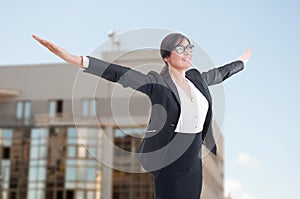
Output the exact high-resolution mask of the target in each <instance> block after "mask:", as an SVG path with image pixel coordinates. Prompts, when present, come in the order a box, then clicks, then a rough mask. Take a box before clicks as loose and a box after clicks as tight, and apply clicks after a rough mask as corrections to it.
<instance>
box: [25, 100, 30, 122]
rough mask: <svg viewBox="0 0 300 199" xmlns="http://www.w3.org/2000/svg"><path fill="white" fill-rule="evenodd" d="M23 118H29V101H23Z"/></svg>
mask: <svg viewBox="0 0 300 199" xmlns="http://www.w3.org/2000/svg"><path fill="white" fill-rule="evenodd" d="M24 118H25V119H29V118H30V102H25V113H24Z"/></svg>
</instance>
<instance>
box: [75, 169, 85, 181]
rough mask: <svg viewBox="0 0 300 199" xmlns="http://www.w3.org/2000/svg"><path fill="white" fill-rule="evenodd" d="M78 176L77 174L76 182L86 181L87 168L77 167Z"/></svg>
mask: <svg viewBox="0 0 300 199" xmlns="http://www.w3.org/2000/svg"><path fill="white" fill-rule="evenodd" d="M76 174H77V176H76V180H79V181H86V168H85V167H77V172H76Z"/></svg>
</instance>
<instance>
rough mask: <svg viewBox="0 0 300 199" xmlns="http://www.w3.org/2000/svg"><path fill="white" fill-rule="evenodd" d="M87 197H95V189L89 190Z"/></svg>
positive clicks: (91, 198) (90, 198) (88, 198)
mask: <svg viewBox="0 0 300 199" xmlns="http://www.w3.org/2000/svg"><path fill="white" fill-rule="evenodd" d="M86 198H87V199H94V192H93V191H88V192H87V197H86Z"/></svg>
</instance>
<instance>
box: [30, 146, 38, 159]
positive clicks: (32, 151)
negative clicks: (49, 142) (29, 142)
mask: <svg viewBox="0 0 300 199" xmlns="http://www.w3.org/2000/svg"><path fill="white" fill-rule="evenodd" d="M38 157H39V149H38V147H37V146H31V149H30V158H31V159H37V158H38Z"/></svg>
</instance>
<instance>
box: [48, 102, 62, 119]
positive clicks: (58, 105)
mask: <svg viewBox="0 0 300 199" xmlns="http://www.w3.org/2000/svg"><path fill="white" fill-rule="evenodd" d="M62 112H63V100H51V101H50V104H49V114H50V117H56V116H57V115H60V114H62Z"/></svg>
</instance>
